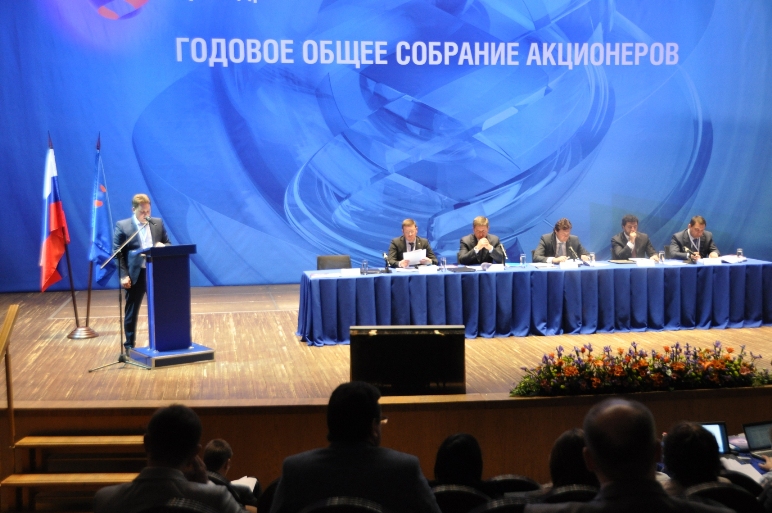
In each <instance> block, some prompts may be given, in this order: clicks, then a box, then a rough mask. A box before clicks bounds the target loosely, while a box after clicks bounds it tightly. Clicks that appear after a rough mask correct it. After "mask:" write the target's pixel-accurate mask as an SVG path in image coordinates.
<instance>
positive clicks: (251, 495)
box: [204, 438, 260, 506]
mask: <svg viewBox="0 0 772 513" xmlns="http://www.w3.org/2000/svg"><path fill="white" fill-rule="evenodd" d="M231 458H233V449H231V446H230V444H229V443H228V442H226V441H225V440H221V439H219V438H215V439H214V440H211V441H210V442H209V443H208V444H206V447H204V465H206V474H207V476H209V480H210V481H211V482H213V483H214V484H217V485H220V486H224V487H226V488H227V489H228V491H229V492H231V495H233V498H234V499H236V500H237V501H238V502H239V504H241V505H243V506H257V496H259V495H260V483H259V482H256V483H255V486H254V488H250V487H248V486H246V485H241V484H237V483H233V482H231V480H230V479H228V478H227V477H226V476H227V475H228V471H229V470H230V468H231Z"/></svg>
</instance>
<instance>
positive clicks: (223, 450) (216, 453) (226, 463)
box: [204, 438, 233, 476]
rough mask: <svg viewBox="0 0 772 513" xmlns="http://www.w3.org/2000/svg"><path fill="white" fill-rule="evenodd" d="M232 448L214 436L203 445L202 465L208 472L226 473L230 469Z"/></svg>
mask: <svg viewBox="0 0 772 513" xmlns="http://www.w3.org/2000/svg"><path fill="white" fill-rule="evenodd" d="M232 457H233V449H231V446H230V445H229V444H228V442H226V441H225V440H222V439H220V438H215V439H214V440H210V442H209V443H208V444H206V447H204V465H206V469H207V470H208V471H209V472H217V473H218V474H221V475H223V476H224V475H226V474H227V473H228V470H230V463H231V458H232Z"/></svg>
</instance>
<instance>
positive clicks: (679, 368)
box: [673, 362, 686, 372]
mask: <svg viewBox="0 0 772 513" xmlns="http://www.w3.org/2000/svg"><path fill="white" fill-rule="evenodd" d="M685 368H686V366H685V365H684V363H683V362H674V363H673V370H674V371H677V372H678V371H682V370H684V369H685Z"/></svg>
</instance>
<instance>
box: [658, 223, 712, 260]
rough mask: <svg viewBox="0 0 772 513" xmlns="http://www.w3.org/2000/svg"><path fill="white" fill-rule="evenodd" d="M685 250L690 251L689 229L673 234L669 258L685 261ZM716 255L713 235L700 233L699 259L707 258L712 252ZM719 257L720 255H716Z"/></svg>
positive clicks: (707, 232) (686, 256)
mask: <svg viewBox="0 0 772 513" xmlns="http://www.w3.org/2000/svg"><path fill="white" fill-rule="evenodd" d="M685 248H689V249H692V238H691V236H690V235H689V229H688V228H687V229H686V230H684V231H682V232H678V233H674V234H673V237H672V238H671V239H670V258H674V259H676V260H686V259H687V258H688V255H687V254H686V251H685ZM714 251H715V252H716V253H718V248H717V247H716V244H715V243H714V242H713V234H712V233H710V232H709V231H707V230H706V231H704V232H702V237H700V257H702V258H707V257H708V256H710V254H711V253H712V252H714ZM718 254H719V255H720V254H721V253H718Z"/></svg>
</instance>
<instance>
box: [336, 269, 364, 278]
mask: <svg viewBox="0 0 772 513" xmlns="http://www.w3.org/2000/svg"><path fill="white" fill-rule="evenodd" d="M361 274H362V273H361V271H360V270H359V269H341V270H340V275H341V276H344V277H347V278H350V277H354V276H359V275H361Z"/></svg>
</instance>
